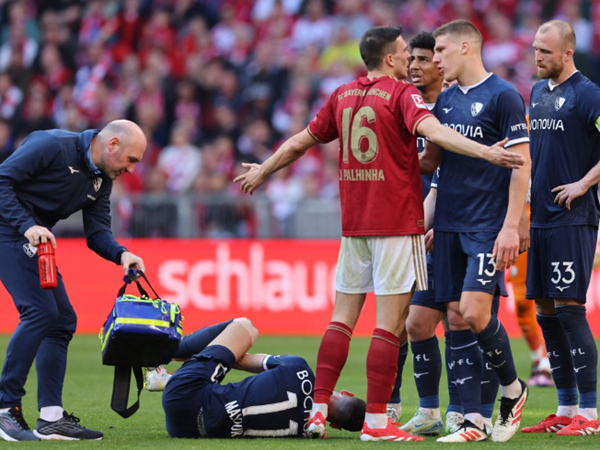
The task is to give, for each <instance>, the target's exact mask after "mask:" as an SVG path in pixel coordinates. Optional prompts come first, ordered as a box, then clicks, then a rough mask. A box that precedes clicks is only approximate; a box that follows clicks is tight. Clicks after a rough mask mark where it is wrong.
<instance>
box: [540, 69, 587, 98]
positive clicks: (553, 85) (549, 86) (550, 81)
mask: <svg viewBox="0 0 600 450" xmlns="http://www.w3.org/2000/svg"><path fill="white" fill-rule="evenodd" d="M577 72H579V70H577V69H575V72H573V73H572V74H571V75H569V76H568V77H567V80H568V79H569V78H571V77H572V76H573V75H575V74H576V73H577ZM567 80H565V81H567ZM565 81H563V83H564V82H565ZM561 84H562V83H560V84H552V80H550V79H549V80H548V89H550V92H552V91H553V90H554V88H555V87H556V86H560V85H561Z"/></svg>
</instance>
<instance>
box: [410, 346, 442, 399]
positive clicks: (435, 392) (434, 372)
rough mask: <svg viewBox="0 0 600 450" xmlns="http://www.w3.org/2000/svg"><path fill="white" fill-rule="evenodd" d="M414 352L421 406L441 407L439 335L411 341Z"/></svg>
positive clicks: (415, 372) (416, 381) (416, 382)
mask: <svg viewBox="0 0 600 450" xmlns="http://www.w3.org/2000/svg"><path fill="white" fill-rule="evenodd" d="M410 349H411V351H412V354H413V366H414V375H415V384H416V385H417V392H418V393H419V404H420V406H421V408H439V407H440V378H441V377H442V354H441V353H440V346H439V344H438V340H437V337H435V336H433V337H431V338H429V339H425V340H423V341H410Z"/></svg>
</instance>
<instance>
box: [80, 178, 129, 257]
mask: <svg viewBox="0 0 600 450" xmlns="http://www.w3.org/2000/svg"><path fill="white" fill-rule="evenodd" d="M106 181H107V180H105V182H106ZM111 188H112V183H110V184H109V185H108V186H106V187H105V188H104V189H102V192H101V194H100V196H99V197H98V199H97V200H96V201H95V202H92V203H91V204H90V205H89V206H86V207H85V208H83V229H84V231H85V237H86V240H87V245H88V247H89V248H90V249H91V250H93V251H94V252H96V253H97V254H98V255H100V256H102V257H103V258H104V259H107V260H109V261H113V262H114V263H115V264H120V263H121V261H120V260H121V253H123V252H124V251H126V250H127V249H126V248H125V247H123V246H122V245H121V244H119V243H118V242H117V241H115V238H114V237H113V234H112V231H111V228H110V191H111Z"/></svg>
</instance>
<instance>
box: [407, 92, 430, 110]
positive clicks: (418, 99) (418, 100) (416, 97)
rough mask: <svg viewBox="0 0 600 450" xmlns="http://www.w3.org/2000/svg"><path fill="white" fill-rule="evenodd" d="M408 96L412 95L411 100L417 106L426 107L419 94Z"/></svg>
mask: <svg viewBox="0 0 600 450" xmlns="http://www.w3.org/2000/svg"><path fill="white" fill-rule="evenodd" d="M410 96H411V97H412V99H413V102H415V105H416V107H417V108H421V109H427V106H425V102H424V101H423V97H421V96H420V95H419V94H411V95H410Z"/></svg>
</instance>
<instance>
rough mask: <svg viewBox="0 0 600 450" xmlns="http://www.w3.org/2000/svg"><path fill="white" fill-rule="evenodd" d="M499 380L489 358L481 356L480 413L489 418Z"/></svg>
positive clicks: (492, 410) (492, 409)
mask: <svg viewBox="0 0 600 450" xmlns="http://www.w3.org/2000/svg"><path fill="white" fill-rule="evenodd" d="M498 386H500V380H499V379H498V375H496V372H495V371H494V368H493V367H492V365H491V363H490V362H489V360H487V359H486V358H485V355H484V358H483V373H482V378H481V415H482V416H483V417H484V418H486V419H490V418H491V417H492V413H493V412H494V403H495V402H496V397H497V395H498Z"/></svg>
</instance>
